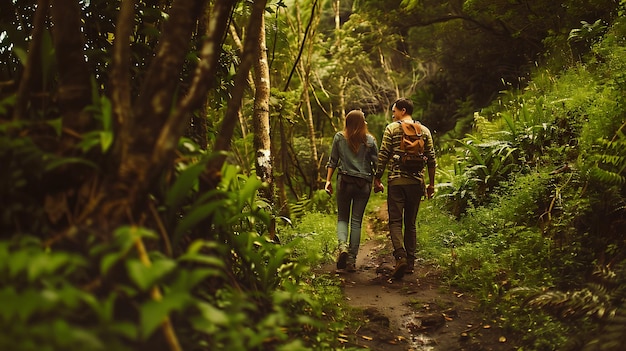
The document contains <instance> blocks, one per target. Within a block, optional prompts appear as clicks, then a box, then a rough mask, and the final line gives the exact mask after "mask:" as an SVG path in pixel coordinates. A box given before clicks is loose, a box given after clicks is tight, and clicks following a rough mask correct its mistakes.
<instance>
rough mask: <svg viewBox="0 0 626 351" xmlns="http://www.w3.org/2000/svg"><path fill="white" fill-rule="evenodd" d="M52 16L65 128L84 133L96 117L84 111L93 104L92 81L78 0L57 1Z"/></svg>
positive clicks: (59, 96) (59, 100)
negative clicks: (92, 117) (86, 59)
mask: <svg viewBox="0 0 626 351" xmlns="http://www.w3.org/2000/svg"><path fill="white" fill-rule="evenodd" d="M51 15H52V22H53V23H54V26H53V27H52V29H53V34H54V49H55V54H56V60H57V62H58V70H59V86H58V91H57V101H58V104H59V109H60V111H59V114H60V115H61V116H63V126H64V128H69V129H71V130H72V132H75V133H79V134H80V133H82V132H84V131H87V130H88V129H89V127H90V124H91V121H92V119H91V118H90V116H89V114H88V113H86V112H85V111H84V109H85V107H86V106H87V105H89V104H90V103H91V81H90V77H89V76H90V70H89V67H88V66H87V62H86V61H85V39H84V35H83V32H82V29H81V28H82V18H81V11H80V7H79V4H78V1H76V0H54V1H53V2H52V11H51ZM67 147H69V145H65V146H64V148H67Z"/></svg>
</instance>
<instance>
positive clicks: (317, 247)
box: [279, 194, 337, 265]
mask: <svg viewBox="0 0 626 351" xmlns="http://www.w3.org/2000/svg"><path fill="white" fill-rule="evenodd" d="M324 195H326V196H328V195H327V194H324ZM279 233H280V236H281V241H284V242H289V243H293V248H294V255H295V256H296V257H297V258H298V261H299V262H303V263H306V264H309V265H314V264H317V263H319V262H324V261H328V260H331V259H333V257H334V253H335V249H336V248H337V218H336V215H334V214H333V215H329V214H325V213H320V212H307V214H306V216H302V217H299V218H297V219H295V220H294V225H293V226H282V227H280V232H279Z"/></svg>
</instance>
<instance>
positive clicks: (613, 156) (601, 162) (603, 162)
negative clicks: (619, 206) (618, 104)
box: [590, 132, 626, 185]
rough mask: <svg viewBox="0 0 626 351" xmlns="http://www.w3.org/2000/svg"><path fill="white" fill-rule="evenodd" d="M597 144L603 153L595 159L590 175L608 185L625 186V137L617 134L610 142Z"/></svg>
mask: <svg viewBox="0 0 626 351" xmlns="http://www.w3.org/2000/svg"><path fill="white" fill-rule="evenodd" d="M598 144H599V145H600V147H601V148H602V149H603V150H604V152H603V153H602V154H600V155H597V156H596V157H595V159H596V162H595V165H594V166H593V167H592V168H591V170H590V175H591V176H592V177H593V178H595V179H597V180H600V181H602V182H605V183H607V184H609V185H624V184H626V137H625V136H624V134H623V133H622V132H619V133H618V134H617V135H616V137H615V138H614V139H613V140H611V141H608V140H605V139H600V140H598Z"/></svg>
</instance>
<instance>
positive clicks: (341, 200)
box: [337, 175, 372, 263]
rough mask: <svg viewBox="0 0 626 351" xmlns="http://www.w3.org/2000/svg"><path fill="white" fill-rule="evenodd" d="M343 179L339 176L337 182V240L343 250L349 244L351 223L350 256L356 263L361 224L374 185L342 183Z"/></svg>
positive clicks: (369, 183) (368, 183)
mask: <svg viewBox="0 0 626 351" xmlns="http://www.w3.org/2000/svg"><path fill="white" fill-rule="evenodd" d="M341 178H342V175H339V177H338V181H337V239H338V240H339V247H340V249H341V248H342V246H344V245H345V244H346V243H347V242H348V223H350V245H349V247H348V254H349V257H350V260H351V262H353V263H354V260H356V255H357V253H358V252H359V244H360V243H361V223H362V222H363V213H365V206H367V202H368V201H369V198H370V192H371V190H372V183H371V182H367V183H365V184H364V185H362V186H359V185H358V184H356V183H348V182H345V181H342V180H341Z"/></svg>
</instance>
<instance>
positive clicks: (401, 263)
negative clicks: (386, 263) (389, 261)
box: [391, 257, 409, 279]
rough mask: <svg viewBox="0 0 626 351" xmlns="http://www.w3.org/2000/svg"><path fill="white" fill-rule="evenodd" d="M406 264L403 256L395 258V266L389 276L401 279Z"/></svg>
mask: <svg viewBox="0 0 626 351" xmlns="http://www.w3.org/2000/svg"><path fill="white" fill-rule="evenodd" d="M408 266H409V265H408V263H407V261H406V258H405V257H401V258H398V259H396V266H395V267H394V268H393V273H391V276H392V277H393V278H394V279H401V278H402V277H404V273H405V272H406V269H407V267H408Z"/></svg>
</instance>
